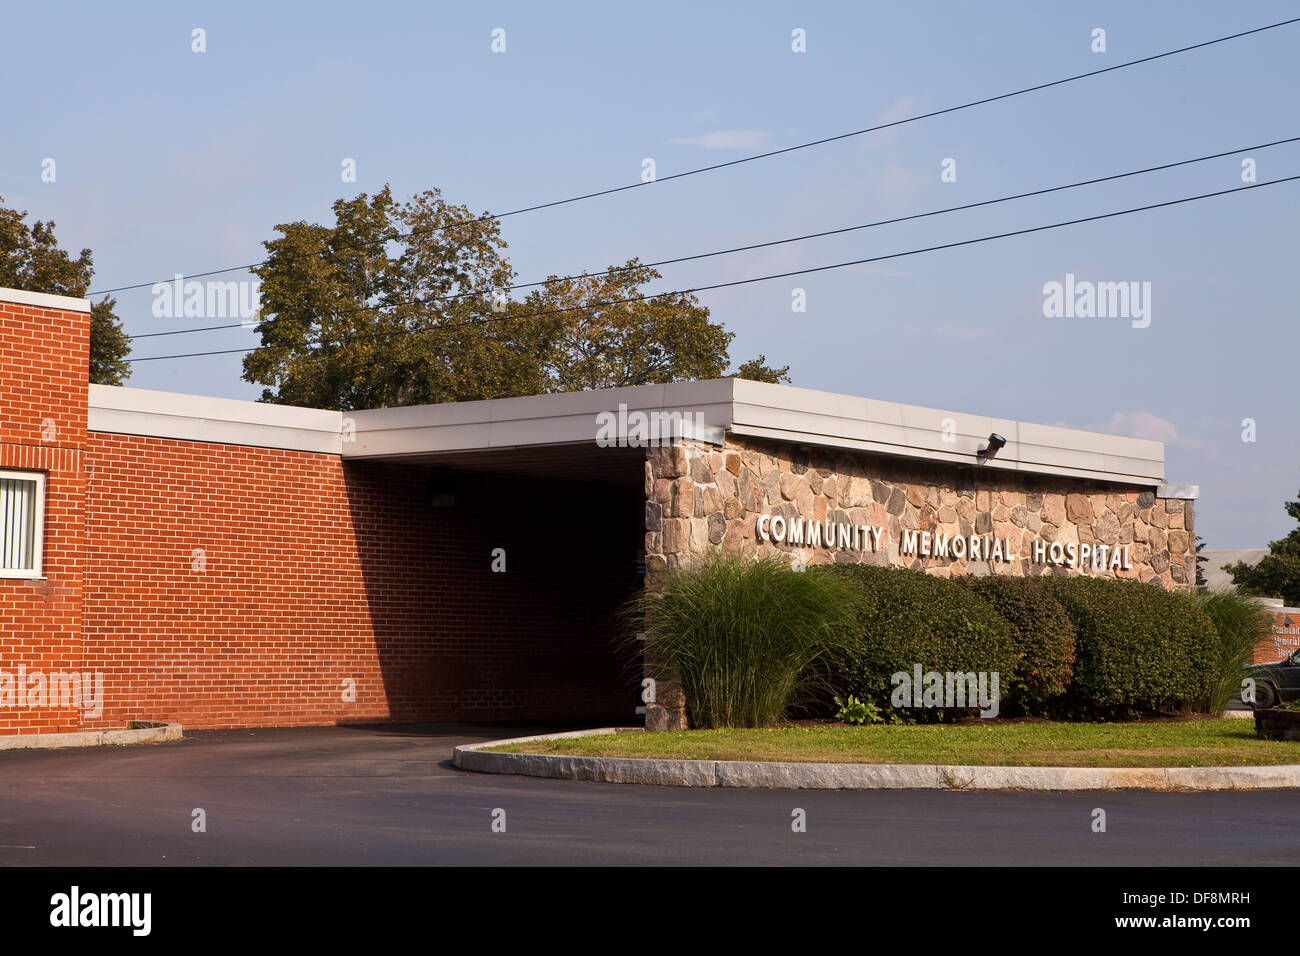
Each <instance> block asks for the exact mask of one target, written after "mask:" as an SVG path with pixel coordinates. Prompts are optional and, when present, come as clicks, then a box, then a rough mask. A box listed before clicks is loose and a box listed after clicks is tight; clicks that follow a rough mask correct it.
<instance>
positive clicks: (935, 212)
mask: <svg viewBox="0 0 1300 956" xmlns="http://www.w3.org/2000/svg"><path fill="white" fill-rule="evenodd" d="M1295 142H1300V136H1292V137H1288V138H1287V139H1278V140H1273V141H1272V142H1271V143H1259V144H1257V145H1255V146H1243V147H1241V148H1240V149H1230V150H1225V151H1224V152H1221V153H1211V154H1209V155H1207V156H1197V157H1195V158H1194V159H1180V160H1178V161H1177V162H1172V163H1161V164H1160V165H1158V166H1147V167H1146V168H1144V169H1135V170H1132V171H1131V172H1126V173H1114V174H1112V175H1109V176H1099V177H1097V178H1095V179H1085V180H1082V181H1081V182H1075V183H1066V184H1065V185H1061V186H1048V187H1046V188H1044V189H1034V190H1031V191H1029V192H1024V193H1017V194H1015V195H1012V196H1001V197H999V198H997V199H984V200H981V201H980V202H972V203H965V204H963V205H961V206H948V207H946V208H944V209H932V210H930V211H929V212H919V213H913V214H912V215H909V216H899V217H897V218H895V219H880V220H876V221H875V222H864V223H859V224H858V225H854V226H843V227H841V228H838V229H828V230H826V231H824V232H811V233H807V234H805V235H802V236H791V237H788V238H786V239H771V240H768V241H766V242H756V243H751V244H750V245H746V246H732V247H731V248H728V249H718V250H716V251H714V252H700V253H695V254H694V255H689V256H677V257H675V258H672V259H659V260H657V261H655V262H644V263H641V264H640V266H639V267H646V268H654V267H656V266H667V265H677V264H679V263H682V262H693V261H696V260H699V259H709V258H712V257H714V256H725V255H732V254H734V253H737V252H752V251H753V250H755V249H767V248H770V247H772V246H780V245H785V244H788V243H792V242H804V241H806V240H809V239H822V238H825V237H827V236H837V235H843V234H844V233H849V232H856V231H859V230H862V229H872V228H875V227H877V226H890V225H895V224H897V223H900V222H911V221H913V220H916V219H925V218H928V217H930V216H940V215H944V214H946V213H950V212H961V211H963V210H967V209H977V208H980V207H981V206H993V205H997V204H998V203H1004V202H1011V201H1013V200H1016V199H1027V198H1029V197H1030V196H1044V195H1047V194H1048V193H1054V192H1061V191H1063V190H1066V189H1078V188H1080V187H1082V186H1094V185H1096V184H1097V183H1105V182H1111V181H1113V180H1117V179H1125V178H1128V177H1130V176H1141V175H1144V174H1146V173H1154V172H1159V171H1161V170H1166V169H1174V168H1176V167H1179V166H1189V165H1191V164H1193V163H1203V162H1206V161H1208V160H1211V159H1222V158H1223V157H1224V156H1233V155H1236V154H1237V153H1246V152H1252V151H1254V150H1259V149H1269V148H1271V147H1274V146H1281V145H1284V144H1287V143H1295ZM628 271H630V270H629V267H627V266H618V267H615V268H613V269H605V270H603V271H601V272H593V273H583V274H582V276H577V275H568V276H563V277H560V278H559V279H558V280H557V281H560V282H568V281H571V280H573V279H578V278H582V277H584V276H585V277H587V278H592V279H596V278H600V277H602V276H608V275H616V274H618V273H621V272H628ZM550 281H551V280H549V279H541V280H538V281H535V282H519V283H515V284H514V285H508V286H503V287H502V288H501V290H500V291H502V292H511V291H514V290H516V289H528V288H532V287H534V286H540V285H546V284H548V283H549V282H550ZM481 295H483V293H482V292H458V293H456V294H454V295H441V296H430V297H429V298H426V299H421V300H420V301H419V302H418V303H415V304H418V305H425V304H428V303H433V302H449V301H453V300H456V299H464V298H471V297H476V296H481ZM386 308H391V306H387V305H360V306H349V307H347V308H343V309H334V310H332V311H331V312H330V315H331V316H340V315H349V314H351V313H355V312H377V311H381V310H383V309H386ZM241 328H251V326H249V325H246V324H245V323H243V322H232V323H228V324H226V325H208V326H203V327H201V328H194V329H171V330H169V331H166V332H144V333H141V334H139V335H131V336H128V338H130V339H132V340H135V339H151V338H160V337H162V336H166V335H189V334H191V333H195V332H215V331H219V330H224V329H241Z"/></svg>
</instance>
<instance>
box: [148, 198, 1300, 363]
mask: <svg viewBox="0 0 1300 956" xmlns="http://www.w3.org/2000/svg"><path fill="white" fill-rule="evenodd" d="M1296 180H1300V175H1296V176H1287V177H1284V178H1282V179H1271V180H1269V181H1267V182H1263V183H1254V184H1252V185H1249V186H1237V187H1234V188H1233V189H1220V190H1218V191H1217V192H1212V193H1202V194H1201V195H1199V196H1185V197H1183V198H1181V199H1171V200H1167V201H1165V202H1158V203H1150V204H1149V205H1146V206H1135V207H1133V208H1131V209H1120V210H1117V211H1115V212H1107V213H1099V214H1097V215H1095V216H1085V217H1083V218H1082V219H1070V220H1066V221H1065V222H1055V223H1049V224H1047V225H1045V226H1031V227H1029V228H1027V229H1016V230H1013V231H1011V232H1002V233H997V234H996V235H992V236H980V237H978V238H976V239H963V240H961V241H959V242H945V243H941V244H939V245H934V246H926V247H924V248H921V249H909V250H908V251H906V252H894V253H890V254H888V255H883V256H871V257H868V258H865V259H853V260H850V261H848V262H836V263H832V264H830V265H825V266H812V267H809V268H807V269H795V270H792V271H790V272H778V273H773V274H771V275H764V276H753V277H751V278H748V279H734V280H732V281H730V282H715V283H713V284H711V285H700V286H693V287H691V288H689V289H681V290H677V291H675V292H659V293H656V294H654V295H645V296H631V297H629V298H625V299H611V300H609V301H606V302H588V303H585V304H583V305H577V306H565V307H564V308H559V309H543V310H541V311H537V312H523V313H519V314H516V315H504V316H496V317H491V318H483V319H474V320H470V321H465V322H448V323H444V324H442V325H437V326H434V327H432V328H428V329H393V330H389V331H371V332H363V333H359V334H357V335H353V336H349V337H348V338H347V339H346V340H344V341H348V342H350V341H353V340H355V339H361V338H373V337H376V336H381V335H420V334H424V333H428V332H440V331H445V330H447V329H453V328H460V327H464V326H482V325H487V324H489V323H493V322H513V321H515V320H517V319H526V318H531V317H534V316H542V315H558V314H560V313H563V312H574V311H582V310H586V309H592V308H600V307H604V306H610V305H623V304H626V303H629V302H649V301H651V300H653V299H662V298H666V297H668V296H678V295H692V294H694V293H697V292H708V291H710V290H713V289H730V288H734V287H736V286H742V285H750V284H752V283H755V282H768V281H770V280H772V279H788V278H792V277H794V276H802V275H810V274H812V273H815V272H828V271H830V270H832V269H844V268H847V267H849V266H860V265H867V264H869V263H873V262H884V261H886V260H889V259H901V258H904V257H906V256H915V255H920V254H921V253H925V252H937V251H939V250H942V249H956V248H959V247H961V246H973V245H977V244H978V243H981V242H991V241H993V240H995V239H1007V238H1010V237H1011V236H1024V235H1029V234H1031V233H1035V232H1044V231H1046V230H1049V229H1061V228H1063V227H1065V226H1077V225H1080V224H1082V223H1085V222H1097V221H1099V220H1102V219H1113V218H1115V217H1117V216H1127V215H1130V214H1132V213H1136V212H1146V211H1148V210H1151V209H1163V208H1166V207H1168V206H1178V205H1181V204H1183V203H1188V202H1196V201H1198V200H1201V199H1211V198H1213V197H1215V196H1226V195H1229V194H1230V193H1242V192H1247V191H1249V190H1252V189H1262V188H1264V187H1265V186H1276V185H1278V184H1280V183H1289V182H1294V181H1296ZM340 344H341V343H340ZM272 347H273V346H255V347H252V348H245V349H220V350H217V351H212V352H188V353H183V354H179V355H150V356H145V357H143V358H134V359H127V360H126V361H128V362H155V361H159V360H161V359H178V358H202V357H206V356H209V355H235V354H239V353H244V352H260V351H262V350H263V349H265V348H272ZM321 348H322V347H321V346H318V347H317V350H318V351H319V350H320V349H321Z"/></svg>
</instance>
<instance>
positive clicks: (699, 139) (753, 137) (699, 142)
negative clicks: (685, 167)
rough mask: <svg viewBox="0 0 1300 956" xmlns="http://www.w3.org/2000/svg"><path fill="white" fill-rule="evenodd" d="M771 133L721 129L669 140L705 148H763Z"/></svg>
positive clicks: (763, 130) (683, 144)
mask: <svg viewBox="0 0 1300 956" xmlns="http://www.w3.org/2000/svg"><path fill="white" fill-rule="evenodd" d="M771 135H772V134H771V133H770V132H769V131H768V130H765V129H720V130H716V131H714V132H712V133H704V134H702V135H700V136H689V137H686V138H684V139H670V140H669V141H668V142H670V143H677V144H679V145H682V146H700V147H702V148H704V149H763V148H764V147H766V146H767V144H768V142H769V137H770V136H771Z"/></svg>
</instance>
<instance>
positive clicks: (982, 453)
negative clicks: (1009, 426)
mask: <svg viewBox="0 0 1300 956" xmlns="http://www.w3.org/2000/svg"><path fill="white" fill-rule="evenodd" d="M1006 444H1007V440H1006V439H1005V438H1003V437H1002V436H1001V435H999V434H998V433H997V432H990V433H989V441H988V444H987V445H985V446H984V447H983V448H981V449H980V450H979V451H977V452H976V453H975V457H976V458H978V459H979V460H980V463H981V464H983V463H984V462H986V461H988V460H989V459H990V458H993V457H995V456H996V455H997V453H998V452H999V451H1001V450H1002V449H1003V448H1004V447H1005V446H1006Z"/></svg>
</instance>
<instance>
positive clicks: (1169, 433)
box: [1083, 412, 1206, 451]
mask: <svg viewBox="0 0 1300 956" xmlns="http://www.w3.org/2000/svg"><path fill="white" fill-rule="evenodd" d="M1083 427H1084V429H1085V430H1087V431H1093V432H1106V433H1108V434H1111V435H1125V436H1128V437H1130V438H1145V439H1146V440H1147V441H1159V442H1164V443H1165V444H1166V445H1172V446H1174V447H1175V448H1187V449H1190V450H1193V451H1200V450H1202V449H1204V448H1205V447H1206V444H1205V442H1203V441H1201V440H1200V439H1197V438H1192V437H1190V436H1188V435H1184V434H1183V433H1182V432H1181V431H1179V429H1178V426H1177V425H1175V424H1174V423H1173V422H1171V421H1170V420H1169V419H1167V418H1161V417H1160V416H1159V415H1152V414H1151V413H1150V412H1116V413H1115V414H1113V415H1111V417H1110V418H1109V419H1108V420H1107V421H1104V422H1093V423H1092V424H1090V425H1084V426H1083Z"/></svg>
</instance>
